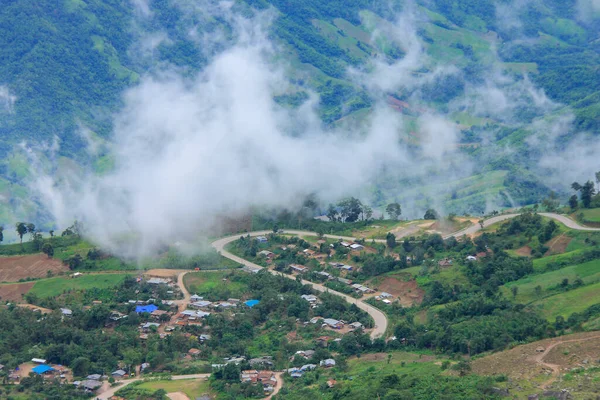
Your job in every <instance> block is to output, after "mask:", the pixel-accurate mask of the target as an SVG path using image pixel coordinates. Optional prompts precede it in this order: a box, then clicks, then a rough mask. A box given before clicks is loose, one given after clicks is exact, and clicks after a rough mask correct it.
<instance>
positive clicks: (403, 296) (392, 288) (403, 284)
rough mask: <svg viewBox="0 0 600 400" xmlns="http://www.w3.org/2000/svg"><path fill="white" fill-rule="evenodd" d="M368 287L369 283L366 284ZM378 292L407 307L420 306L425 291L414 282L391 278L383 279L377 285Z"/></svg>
mask: <svg viewBox="0 0 600 400" xmlns="http://www.w3.org/2000/svg"><path fill="white" fill-rule="evenodd" d="M366 285H367V286H369V283H368V282H367V284H366ZM377 289H378V292H387V293H389V294H391V295H392V296H394V297H396V298H398V300H399V301H400V304H402V305H403V306H406V307H409V306H412V305H413V304H421V302H422V301H423V296H425V291H424V290H423V289H421V288H419V286H418V285H417V282H416V281H414V280H410V281H402V280H398V279H396V278H393V277H387V278H385V279H384V280H383V281H382V282H381V283H380V284H379V285H377Z"/></svg>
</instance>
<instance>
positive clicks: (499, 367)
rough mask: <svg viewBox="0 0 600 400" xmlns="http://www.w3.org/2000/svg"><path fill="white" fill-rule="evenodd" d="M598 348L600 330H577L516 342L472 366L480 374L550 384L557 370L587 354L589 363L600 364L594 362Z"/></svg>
mask: <svg viewBox="0 0 600 400" xmlns="http://www.w3.org/2000/svg"><path fill="white" fill-rule="evenodd" d="M571 350H572V352H571ZM599 350H600V333H599V332H585V333H576V334H573V335H566V336H560V337H557V338H552V339H544V340H540V341H537V342H533V343H529V344H525V345H522V346H517V347H515V348H513V349H510V350H506V351H503V352H500V353H495V354H491V355H489V356H486V357H482V358H479V359H476V360H473V362H472V368H473V372H474V373H476V374H480V375H497V374H506V375H508V376H510V377H512V378H514V379H518V380H520V379H527V380H532V379H536V378H537V380H538V381H539V382H540V384H541V385H542V386H548V385H549V384H550V383H551V382H552V381H553V380H554V379H555V378H556V375H557V374H558V373H562V372H566V371H567V370H569V369H571V368H573V367H575V366H579V365H582V363H583V361H584V360H585V359H586V358H587V360H588V363H589V364H587V366H590V367H591V366H592V365H594V366H597V364H595V363H596V361H597V359H598V352H599ZM565 353H566V354H565ZM594 354H595V356H593V355H594Z"/></svg>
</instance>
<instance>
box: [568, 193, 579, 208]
mask: <svg viewBox="0 0 600 400" xmlns="http://www.w3.org/2000/svg"><path fill="white" fill-rule="evenodd" d="M577 205H578V202H577V195H576V194H574V195H573V196H571V197H569V207H571V210H575V209H576V208H577Z"/></svg>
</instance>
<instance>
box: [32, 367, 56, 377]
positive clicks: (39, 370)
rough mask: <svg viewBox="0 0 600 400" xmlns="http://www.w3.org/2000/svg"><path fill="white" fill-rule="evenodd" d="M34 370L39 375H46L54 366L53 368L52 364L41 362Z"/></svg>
mask: <svg viewBox="0 0 600 400" xmlns="http://www.w3.org/2000/svg"><path fill="white" fill-rule="evenodd" d="M32 371H33V372H35V373H36V374H38V375H44V374H46V373H48V372H52V371H54V368H52V367H51V366H49V365H46V364H41V365H38V366H36V367H34V368H33V369H32Z"/></svg>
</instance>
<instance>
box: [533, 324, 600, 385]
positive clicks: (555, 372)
mask: <svg viewBox="0 0 600 400" xmlns="http://www.w3.org/2000/svg"><path fill="white" fill-rule="evenodd" d="M593 339H600V335H599V336H592V337H587V338H583V339H572V340H558V341H556V342H554V343H552V344H551V345H549V346H548V347H546V349H545V350H544V352H543V353H539V354H537V355H536V356H535V357H534V361H535V362H537V363H538V364H540V365H542V366H544V367H546V368H549V369H551V370H552V376H551V377H550V378H549V379H548V380H547V381H546V382H544V383H542V389H546V388H548V387H550V386H551V385H552V384H553V383H554V382H555V381H556V380H557V379H558V376H559V374H560V366H559V365H556V364H551V363H547V362H545V361H544V359H545V358H546V356H547V355H548V353H550V350H552V349H553V348H555V347H556V346H559V345H561V344H565V343H575V342H585V341H588V340H593Z"/></svg>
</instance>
